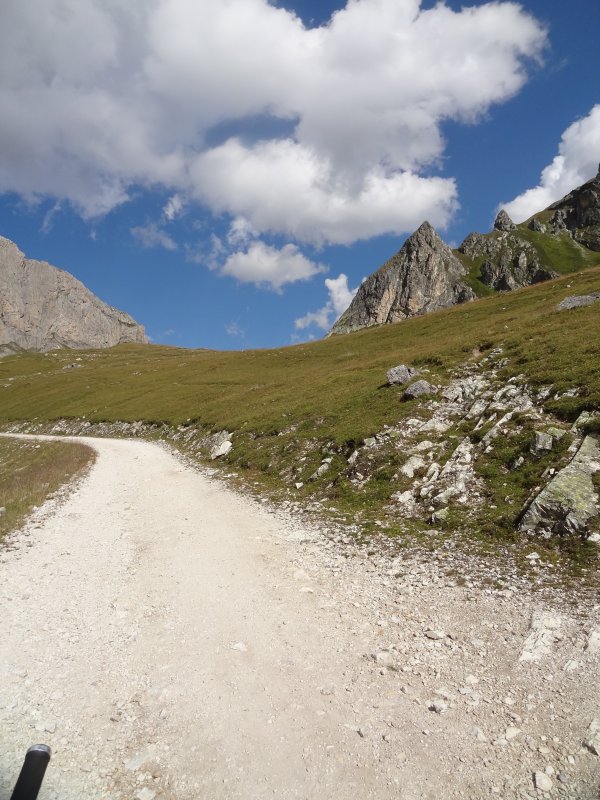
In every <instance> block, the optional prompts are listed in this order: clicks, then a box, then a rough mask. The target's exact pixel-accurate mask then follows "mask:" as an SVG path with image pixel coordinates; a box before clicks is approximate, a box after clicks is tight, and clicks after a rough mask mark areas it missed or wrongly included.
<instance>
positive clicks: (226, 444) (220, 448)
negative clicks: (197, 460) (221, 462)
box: [210, 439, 233, 461]
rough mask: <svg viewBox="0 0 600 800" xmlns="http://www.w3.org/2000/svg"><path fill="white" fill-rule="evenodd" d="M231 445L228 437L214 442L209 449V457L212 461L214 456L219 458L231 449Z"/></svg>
mask: <svg viewBox="0 0 600 800" xmlns="http://www.w3.org/2000/svg"><path fill="white" fill-rule="evenodd" d="M232 447H233V445H232V444H231V441H230V440H229V439H225V440H224V441H222V442H220V443H218V444H215V446H214V447H213V449H212V450H211V451H210V457H211V459H212V460H213V461H214V460H215V459H216V458H221V456H226V455H227V453H229V451H230V450H231V448H232Z"/></svg>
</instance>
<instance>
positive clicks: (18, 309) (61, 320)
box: [0, 236, 148, 353]
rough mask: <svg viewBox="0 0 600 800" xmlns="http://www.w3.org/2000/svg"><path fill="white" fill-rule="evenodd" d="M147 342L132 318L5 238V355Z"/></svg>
mask: <svg viewBox="0 0 600 800" xmlns="http://www.w3.org/2000/svg"><path fill="white" fill-rule="evenodd" d="M147 341H148V340H147V338H146V334H145V332H144V328H143V327H142V326H141V325H138V323H137V322H136V321H135V320H134V319H133V318H132V317H130V316H129V314H126V313H125V312H123V311H119V310H118V309H116V308H113V307H112V306H109V305H107V304H106V303H103V302H102V300H100V299H99V298H98V297H96V296H95V295H94V294H92V292H90V290H89V289H87V288H86V287H85V286H84V285H83V284H82V283H81V282H80V281H78V280H77V279H76V278H74V277H73V276H72V275H70V274H69V273H68V272H65V271H64V270H61V269H57V268H56V267H53V266H51V265H50V264H48V263H46V262H45V261H34V260H31V259H27V258H25V256H24V254H23V253H22V252H21V251H20V250H19V248H18V247H17V245H16V244H14V242H11V241H10V239H6V238H5V237H3V236H0V352H2V353H11V352H18V351H19V350H34V351H42V352H45V351H47V350H55V349H58V348H61V347H70V348H73V349H85V348H95V347H112V346H113V345H116V344H121V343H124V342H140V343H145V342H147Z"/></svg>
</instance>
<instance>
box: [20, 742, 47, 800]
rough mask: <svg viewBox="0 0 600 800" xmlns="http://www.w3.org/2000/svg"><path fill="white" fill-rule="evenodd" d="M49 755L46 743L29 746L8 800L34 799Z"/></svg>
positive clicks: (42, 778)
mask: <svg viewBox="0 0 600 800" xmlns="http://www.w3.org/2000/svg"><path fill="white" fill-rule="evenodd" d="M50 755H51V750H50V748H49V747H48V745H46V744H34V745H32V746H31V747H30V748H29V750H28V751H27V753H26V755H25V761H24V762H23V766H22V767H21V773H20V775H19V777H18V779H17V782H16V784H15V788H14V790H13V793H12V795H11V798H10V800H36V797H37V796H38V792H39V791H40V787H41V785H42V781H43V780H44V774H45V772H46V767H47V766H48V762H49V761H50Z"/></svg>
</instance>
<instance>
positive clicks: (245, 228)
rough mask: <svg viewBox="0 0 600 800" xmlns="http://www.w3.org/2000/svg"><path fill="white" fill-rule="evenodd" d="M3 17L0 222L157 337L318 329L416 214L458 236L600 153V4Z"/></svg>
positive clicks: (260, 343)
mask: <svg viewBox="0 0 600 800" xmlns="http://www.w3.org/2000/svg"><path fill="white" fill-rule="evenodd" d="M332 15H333V16H332ZM2 18H3V19H2V26H0V119H2V124H1V125H0V213H1V217H0V219H1V224H0V234H2V235H4V236H7V237H8V238H10V239H12V240H13V241H15V242H16V243H17V244H18V245H19V247H20V248H21V249H22V250H23V251H24V252H25V254H26V255H27V256H28V257H30V258H40V259H44V260H47V261H49V262H50V263H52V264H54V265H56V266H59V267H61V268H63V269H66V270H68V271H69V272H71V273H73V274H74V275H75V276H76V277H78V278H79V279H80V280H82V281H83V282H84V283H85V284H86V285H87V286H88V287H89V288H90V289H91V290H92V291H94V292H95V293H96V294H98V296H99V297H101V298H102V299H103V300H105V301H107V302H109V303H111V304H112V305H115V306H117V307H119V308H122V309H124V310H126V311H128V312H129V313H130V314H132V315H133V316H134V317H135V318H136V319H137V320H138V321H139V322H141V323H143V324H144V325H145V326H146V329H147V331H148V334H149V335H150V336H151V338H152V340H153V341H155V342H159V343H166V344H174V345H179V346H185V347H209V348H218V349H231V348H235V349H242V348H243V349H245V348H253V347H271V346H279V345H285V344H290V343H293V342H295V341H301V340H305V339H308V338H314V337H316V338H318V337H320V336H322V335H323V334H324V332H325V330H326V327H327V326H328V325H330V324H331V323H332V322H333V321H334V319H335V317H336V315H337V314H338V313H339V312H341V310H343V308H344V307H345V305H346V304H347V303H348V301H349V299H350V297H351V290H353V289H355V288H356V287H357V286H358V285H359V283H360V281H361V279H362V278H364V277H365V276H367V275H368V274H370V273H371V272H373V271H374V270H375V269H377V268H378V267H379V266H380V265H381V264H382V263H383V261H385V259H387V258H388V257H389V256H390V255H392V254H393V253H394V252H395V251H396V250H397V249H398V248H399V247H400V246H401V244H402V242H403V241H404V239H405V238H406V236H407V234H409V233H410V232H411V231H412V230H414V229H415V228H416V227H417V226H418V225H419V224H420V222H421V221H422V220H423V219H429V220H430V221H431V222H432V223H433V224H434V225H435V226H436V227H437V228H438V230H439V232H440V233H441V235H442V236H443V237H444V238H445V239H446V241H448V242H451V243H453V244H458V243H459V242H460V241H461V240H462V239H463V238H464V237H465V236H466V234H468V233H469V232H470V231H472V230H479V231H485V230H489V229H490V227H491V224H492V222H493V218H494V215H495V213H496V210H497V208H498V206H499V204H501V203H503V204H507V206H508V209H509V211H510V212H511V213H512V215H513V216H514V217H515V218H517V219H519V218H525V217H526V216H528V215H529V214H530V213H533V211H535V210H537V209H541V208H543V207H545V206H546V205H548V203H550V202H552V201H553V200H554V199H557V198H558V197H561V196H562V195H563V194H565V193H566V192H567V191H568V190H569V189H571V188H572V187H573V186H575V185H577V184H579V183H581V182H583V181H584V180H586V179H587V178H589V177H592V175H594V174H595V172H596V169H597V166H598V162H599V161H600V88H599V87H600V83H599V81H598V77H599V76H600V48H598V31H599V30H600V4H598V3H597V2H596V1H595V0H571V2H570V3H565V2H559V1H558V0H532V2H526V3H522V4H514V3H505V2H496V3H491V2H490V3H487V2H475V3H472V4H470V5H467V6H465V7H463V6H462V5H461V4H459V3H455V2H447V3H445V4H436V3H433V2H421V3H419V2H418V0H359V1H357V0H354V2H351V3H349V4H348V5H347V6H346V5H345V4H344V3H343V2H331V1H330V0H321V2H316V1H312V0H311V1H310V2H309V0H304V1H303V2H301V1H300V0H298V1H297V2H296V1H295V2H284V1H283V0H281V1H280V2H278V3H274V2H272V3H271V4H269V3H267V2H266V0H226V1H225V0H223V2H221V3H218V4H215V3H214V2H212V0H160V2H156V3H148V2H147V1H146V0H130V3H128V4H127V6H126V7H123V8H117V6H116V5H115V4H110V3H107V2H105V1H101V0H23V2H21V3H19V4H13V7H12V8H9V9H8V10H7V9H4V10H3V11H2Z"/></svg>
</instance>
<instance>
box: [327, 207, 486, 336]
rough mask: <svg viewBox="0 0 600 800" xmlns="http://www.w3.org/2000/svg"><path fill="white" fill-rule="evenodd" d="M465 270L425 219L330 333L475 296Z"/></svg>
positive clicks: (362, 288) (366, 284) (363, 286)
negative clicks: (468, 284) (467, 282)
mask: <svg viewBox="0 0 600 800" xmlns="http://www.w3.org/2000/svg"><path fill="white" fill-rule="evenodd" d="M466 276H467V270H466V268H465V267H464V266H463V264H462V263H461V261H459V259H458V258H456V256H455V255H454V254H453V252H452V250H451V249H450V248H449V247H448V245H447V244H445V243H444V242H443V241H442V239H440V237H439V236H438V235H437V233H436V232H435V230H434V229H433V228H432V227H431V225H430V224H429V223H428V222H424V223H423V224H422V225H421V227H420V228H419V229H418V230H417V231H415V232H414V233H413V234H412V236H409V238H408V239H407V240H406V241H405V242H404V245H403V246H402V248H401V249H400V250H399V251H398V252H397V253H396V255H395V256H392V258H390V259H389V261H386V262H385V264H384V265H383V266H382V267H380V268H379V269H378V270H377V272H374V273H373V275H371V276H370V277H369V278H367V280H366V281H364V282H363V283H362V284H361V286H360V287H359V289H358V292H357V293H356V295H355V297H354V299H353V300H352V303H351V304H350V306H349V307H348V309H347V310H346V311H345V312H344V313H343V314H342V316H341V317H340V318H339V319H338V321H337V322H336V323H335V325H334V326H333V328H332V330H331V333H350V331H355V330H358V329H359V328H367V327H369V326H371V325H381V324H384V323H387V322H398V321H400V320H402V319H406V317H414V316H416V315H418V314H427V313H428V312H430V311H437V310H439V309H440V308H447V307H448V306H452V305H455V304H456V303H464V302H465V301H467V300H473V299H474V297H475V293H474V292H473V289H471V288H470V287H469V286H467V284H466V283H465V278H466Z"/></svg>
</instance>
